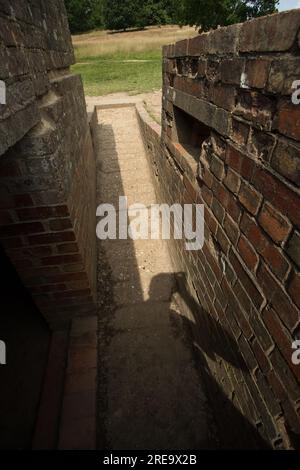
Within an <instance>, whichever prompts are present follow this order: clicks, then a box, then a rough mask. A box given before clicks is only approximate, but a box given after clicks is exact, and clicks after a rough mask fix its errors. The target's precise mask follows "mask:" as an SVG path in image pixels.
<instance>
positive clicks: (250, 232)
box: [241, 213, 289, 279]
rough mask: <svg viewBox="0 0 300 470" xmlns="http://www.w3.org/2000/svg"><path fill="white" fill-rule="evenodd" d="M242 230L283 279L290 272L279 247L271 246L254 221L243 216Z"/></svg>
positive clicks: (245, 215)
mask: <svg viewBox="0 0 300 470" xmlns="http://www.w3.org/2000/svg"><path fill="white" fill-rule="evenodd" d="M241 230H242V231H243V232H244V233H245V235H246V236H247V238H248V239H249V241H250V242H251V244H252V246H255V249H256V251H257V252H258V253H259V254H260V255H261V256H262V257H263V258H264V259H265V261H266V262H267V263H268V265H269V266H270V268H271V270H272V271H273V272H274V274H276V275H277V277H279V279H283V278H284V277H285V276H286V274H287V273H288V271H289V263H288V262H287V260H286V259H285V257H284V256H283V255H282V253H281V252H280V251H279V249H278V248H277V247H275V246H274V245H273V244H271V243H270V242H269V241H268V239H267V238H266V237H265V235H264V234H263V232H262V230H261V229H260V228H259V226H258V225H257V223H256V222H255V220H254V219H251V218H250V217H249V216H248V215H247V214H246V213H244V214H243V218H242V222H241Z"/></svg>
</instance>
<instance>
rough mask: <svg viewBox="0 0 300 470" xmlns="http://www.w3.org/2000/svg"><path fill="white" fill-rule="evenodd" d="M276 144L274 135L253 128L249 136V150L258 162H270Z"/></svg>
mask: <svg viewBox="0 0 300 470" xmlns="http://www.w3.org/2000/svg"><path fill="white" fill-rule="evenodd" d="M275 144H276V140H275V137H274V136H273V135H272V134H268V133H266V132H262V131H260V130H258V129H255V128H252V129H251V132H250V136H249V142H248V150H249V152H250V154H252V155H253V156H254V157H255V158H256V159H257V160H258V161H265V162H269V161H270V160H271V156H272V153H273V150H274V147H275Z"/></svg>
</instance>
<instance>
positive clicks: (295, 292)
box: [288, 272, 300, 307]
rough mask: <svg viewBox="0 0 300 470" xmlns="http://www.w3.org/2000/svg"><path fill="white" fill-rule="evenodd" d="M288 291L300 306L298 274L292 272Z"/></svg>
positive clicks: (299, 280) (299, 275) (299, 276)
mask: <svg viewBox="0 0 300 470" xmlns="http://www.w3.org/2000/svg"><path fill="white" fill-rule="evenodd" d="M288 293H289V295H290V296H291V298H292V299H293V301H294V302H295V304H296V305H298V307H300V274H299V273H298V272H295V273H293V275H292V279H291V282H290V284H289V288H288Z"/></svg>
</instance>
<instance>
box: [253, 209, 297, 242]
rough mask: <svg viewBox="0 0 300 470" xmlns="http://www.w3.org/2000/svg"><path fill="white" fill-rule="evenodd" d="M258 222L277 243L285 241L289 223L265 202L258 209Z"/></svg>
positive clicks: (288, 231) (289, 227)
mask: <svg viewBox="0 0 300 470" xmlns="http://www.w3.org/2000/svg"><path fill="white" fill-rule="evenodd" d="M258 222H259V224H260V225H261V227H262V228H263V229H264V230H265V232H267V234H268V235H269V236H270V237H271V238H272V240H273V241H274V242H275V243H277V244H280V243H282V242H283V241H285V240H286V239H287V237H288V235H289V233H290V231H291V225H290V223H289V222H288V221H287V219H286V218H284V217H283V215H282V214H280V212H278V211H277V210H276V209H275V208H274V207H272V206H271V205H270V204H268V203H267V202H265V203H264V205H263V207H262V209H261V211H260V214H259V218H258Z"/></svg>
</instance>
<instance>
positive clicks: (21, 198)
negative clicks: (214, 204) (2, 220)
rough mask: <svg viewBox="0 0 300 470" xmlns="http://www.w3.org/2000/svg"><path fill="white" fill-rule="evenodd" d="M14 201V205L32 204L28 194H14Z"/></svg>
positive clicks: (26, 205) (25, 205)
mask: <svg viewBox="0 0 300 470" xmlns="http://www.w3.org/2000/svg"><path fill="white" fill-rule="evenodd" d="M14 202H15V205H16V207H28V206H33V201H32V197H31V196H30V195H29V194H16V195H14Z"/></svg>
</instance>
